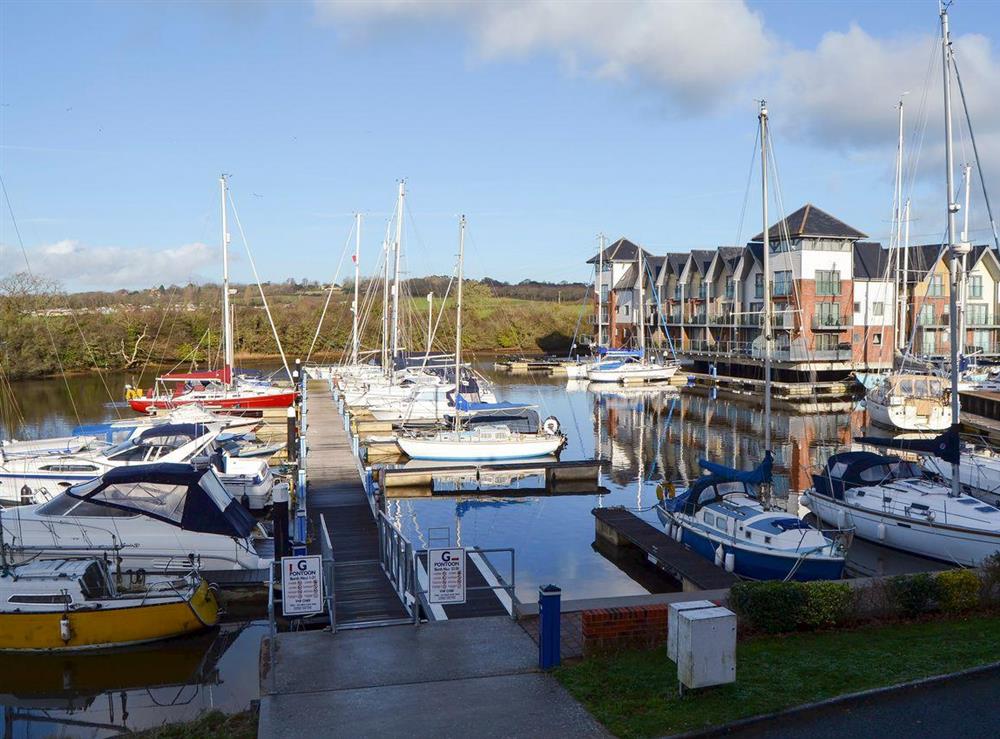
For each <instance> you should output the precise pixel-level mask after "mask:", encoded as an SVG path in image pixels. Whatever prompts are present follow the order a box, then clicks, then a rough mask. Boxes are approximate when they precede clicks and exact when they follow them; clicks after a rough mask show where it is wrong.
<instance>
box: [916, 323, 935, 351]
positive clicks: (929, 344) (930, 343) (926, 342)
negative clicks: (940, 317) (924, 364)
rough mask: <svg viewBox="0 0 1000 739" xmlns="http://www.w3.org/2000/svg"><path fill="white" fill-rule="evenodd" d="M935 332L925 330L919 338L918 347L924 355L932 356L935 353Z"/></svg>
mask: <svg viewBox="0 0 1000 739" xmlns="http://www.w3.org/2000/svg"><path fill="white" fill-rule="evenodd" d="M936 339H937V332H936V331H934V330H933V329H925V330H924V332H923V335H922V336H921V341H920V345H921V347H922V348H923V351H924V354H934V352H936V351H937V341H936Z"/></svg>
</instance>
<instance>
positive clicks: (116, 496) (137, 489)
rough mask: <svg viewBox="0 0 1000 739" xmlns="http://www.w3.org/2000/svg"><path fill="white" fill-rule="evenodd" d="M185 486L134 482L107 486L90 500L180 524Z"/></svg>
mask: <svg viewBox="0 0 1000 739" xmlns="http://www.w3.org/2000/svg"><path fill="white" fill-rule="evenodd" d="M186 495H187V485H166V484H163V483H157V482H135V483H119V484H117V485H108V486H107V487H105V488H104V489H102V490H100V491H98V492H97V493H95V494H94V495H93V497H92V498H91V499H92V500H94V501H98V502H100V501H103V502H106V503H108V504H109V505H116V506H123V507H125V508H130V509H132V510H135V511H141V512H144V513H151V514H153V515H154V516H159V517H161V518H165V519H167V520H169V521H174V522H175V523H180V521H181V516H182V515H183V514H184V499H185V497H186Z"/></svg>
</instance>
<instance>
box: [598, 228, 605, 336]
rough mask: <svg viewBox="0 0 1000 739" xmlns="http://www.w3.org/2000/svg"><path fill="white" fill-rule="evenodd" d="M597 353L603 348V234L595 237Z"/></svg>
mask: <svg viewBox="0 0 1000 739" xmlns="http://www.w3.org/2000/svg"><path fill="white" fill-rule="evenodd" d="M597 245H598V249H599V251H598V252H597V351H598V353H600V351H601V347H602V346H604V326H603V324H602V321H603V320H604V234H601V235H600V236H598V237H597Z"/></svg>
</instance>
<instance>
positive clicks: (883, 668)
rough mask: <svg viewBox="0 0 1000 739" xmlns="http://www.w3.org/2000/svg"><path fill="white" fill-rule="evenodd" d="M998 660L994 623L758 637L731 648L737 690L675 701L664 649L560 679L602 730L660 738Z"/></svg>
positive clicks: (583, 667) (606, 661)
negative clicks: (733, 657) (735, 651)
mask: <svg viewBox="0 0 1000 739" xmlns="http://www.w3.org/2000/svg"><path fill="white" fill-rule="evenodd" d="M997 660H1000V617H997V616H977V617H969V618H966V619H955V620H941V621H932V622H921V623H906V624H893V625H889V626H868V627H862V628H858V629H854V630H851V631H838V632H821V633H808V634H789V635H785V636H775V637H759V638H755V639H751V640H748V641H745V642H742V643H740V644H738V645H737V656H736V683H735V684H733V685H726V686H722V687H718V688H709V689H705V690H702V691H698V692H696V693H688V694H687V695H686V696H685V697H684V698H680V697H679V696H678V694H677V668H676V666H675V665H674V663H673V662H670V661H669V660H668V659H667V657H666V650H665V649H657V650H652V651H634V652H623V653H620V654H615V655H608V656H603V657H592V658H588V659H585V660H583V661H582V662H578V663H576V664H573V665H567V666H565V667H561V668H559V669H558V670H556V673H555V674H556V677H557V678H558V680H559V681H560V682H561V683H562V684H563V685H564V686H565V687H566V688H567V689H568V690H569V691H570V692H571V693H572V694H573V695H574V696H575V697H576V698H577V699H578V700H579V701H581V702H582V703H583V704H584V705H585V706H586V707H587V710H589V711H590V712H591V713H592V714H593V715H594V716H595V717H596V718H597V719H598V720H599V721H600V722H601V723H603V724H604V725H605V726H606V727H607V728H608V730H609V731H611V732H612V733H613V734H615V735H617V736H621V737H641V736H657V735H662V734H671V733H677V732H684V731H692V730H696V729H703V728H708V727H711V726H718V725H720V724H724V723H728V722H730V721H735V720H737V719H741V718H747V717H750V716H757V715H760V714H764V713H771V712H773V711H779V710H781V709H784V708H789V707H791V706H796V705H801V704H803V703H811V702H813V701H818V700H823V699H825V698H832V697H834V696H838V695H843V694H845V693H852V692H855V691H858V690H867V689H870V688H878V687H882V686H887V685H895V684H898V683H903V682H907V681H909V680H916V679H918V678H922V677H929V676H932V675H941V674H945V673H948V672H953V671H956V670H962V669H967V668H969V667H975V666H977V665H981V664H987V663H989V662H994V661H997Z"/></svg>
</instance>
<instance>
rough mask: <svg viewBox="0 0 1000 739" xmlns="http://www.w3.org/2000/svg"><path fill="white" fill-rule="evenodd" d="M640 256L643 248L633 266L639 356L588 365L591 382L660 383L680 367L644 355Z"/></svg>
mask: <svg viewBox="0 0 1000 739" xmlns="http://www.w3.org/2000/svg"><path fill="white" fill-rule="evenodd" d="M643 256H644V252H643V250H642V249H638V250H636V266H637V270H638V273H639V290H638V299H639V301H638V302H639V308H638V314H639V322H638V335H639V336H638V338H639V353H638V357H636V358H634V359H633V358H631V357H619V358H615V359H609V360H607V361H603V362H599V363H597V364H595V365H593V366H591V367H590V369H589V370H588V371H587V377H588V379H589V380H590V381H591V382H619V383H622V384H630V383H642V382H663V381H665V380H669V379H670V378H671V377H673V376H674V375H675V374H677V369H678V367H679V365H678V364H677V363H676V362H668V363H657V362H650V361H649V358H648V357H647V355H646V302H645V284H646V265H645V260H644V258H643Z"/></svg>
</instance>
